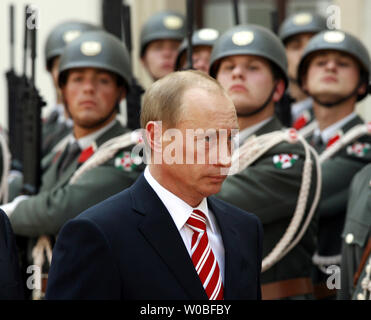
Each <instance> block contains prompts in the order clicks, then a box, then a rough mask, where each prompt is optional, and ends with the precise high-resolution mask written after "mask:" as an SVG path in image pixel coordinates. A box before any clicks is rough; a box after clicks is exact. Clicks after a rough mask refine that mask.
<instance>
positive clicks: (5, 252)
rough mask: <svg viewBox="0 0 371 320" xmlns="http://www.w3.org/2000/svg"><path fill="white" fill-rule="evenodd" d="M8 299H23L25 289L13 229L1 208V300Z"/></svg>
mask: <svg viewBox="0 0 371 320" xmlns="http://www.w3.org/2000/svg"><path fill="white" fill-rule="evenodd" d="M8 299H10V300H19V299H23V290H22V281H21V275H20V270H19V264H18V256H17V250H16V246H15V241H14V236H13V231H12V228H11V226H10V223H9V220H8V217H7V216H6V214H5V213H4V211H2V210H0V300H8Z"/></svg>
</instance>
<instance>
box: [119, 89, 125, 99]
mask: <svg viewBox="0 0 371 320" xmlns="http://www.w3.org/2000/svg"><path fill="white" fill-rule="evenodd" d="M126 93H127V90H126V88H125V87H122V89H121V94H120V98H119V99H120V102H122V100H124V99H125V98H126Z"/></svg>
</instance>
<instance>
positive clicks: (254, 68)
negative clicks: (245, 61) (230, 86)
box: [247, 66, 259, 71]
mask: <svg viewBox="0 0 371 320" xmlns="http://www.w3.org/2000/svg"><path fill="white" fill-rule="evenodd" d="M247 69H248V70H250V71H256V70H258V69H259V67H258V66H248V68H247Z"/></svg>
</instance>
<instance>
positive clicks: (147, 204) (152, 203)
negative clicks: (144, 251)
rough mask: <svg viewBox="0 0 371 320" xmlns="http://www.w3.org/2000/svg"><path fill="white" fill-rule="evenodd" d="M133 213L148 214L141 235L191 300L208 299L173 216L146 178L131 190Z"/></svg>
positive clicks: (140, 180) (141, 178) (142, 177)
mask: <svg viewBox="0 0 371 320" xmlns="http://www.w3.org/2000/svg"><path fill="white" fill-rule="evenodd" d="M131 195H132V199H133V209H134V210H136V211H138V212H140V213H142V214H144V215H145V217H144V220H143V223H142V224H141V225H140V226H139V230H140V232H141V233H142V234H143V236H144V237H145V238H146V239H147V241H148V242H149V244H150V245H151V246H152V247H153V248H154V250H156V252H157V253H158V255H159V256H161V258H162V260H163V261H164V262H165V264H166V265H167V266H168V268H169V269H170V271H171V272H172V273H173V275H174V276H175V278H176V279H177V280H178V282H179V283H180V284H181V286H182V287H183V288H184V290H185V291H186V292H187V294H188V295H189V297H190V299H197V300H203V299H208V298H207V295H206V292H205V290H204V289H203V286H202V283H201V281H200V278H199V277H198V274H197V272H196V270H195V268H194V266H193V263H192V260H191V259H190V257H189V254H188V251H187V249H186V247H185V246H184V242H183V239H182V237H181V235H180V234H179V231H178V229H177V228H176V226H175V223H174V222H173V220H172V218H171V216H170V214H169V212H168V211H167V209H166V207H165V206H164V205H163V203H162V201H161V200H160V198H158V196H157V195H156V193H155V192H154V190H153V189H152V187H151V186H150V185H149V184H148V182H147V181H146V180H145V178H144V175H143V174H142V175H141V176H140V177H139V178H138V180H137V181H136V183H135V184H134V185H133V186H132V187H131Z"/></svg>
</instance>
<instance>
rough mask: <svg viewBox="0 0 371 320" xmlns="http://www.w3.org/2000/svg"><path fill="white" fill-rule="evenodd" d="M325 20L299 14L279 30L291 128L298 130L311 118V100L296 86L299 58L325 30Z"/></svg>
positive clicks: (319, 16) (285, 22) (314, 14)
mask: <svg viewBox="0 0 371 320" xmlns="http://www.w3.org/2000/svg"><path fill="white" fill-rule="evenodd" d="M326 29H327V27H326V19H325V18H324V17H322V16H321V15H319V14H316V13H309V12H300V13H296V14H294V15H291V16H290V17H288V18H287V19H285V20H284V21H283V23H282V25H281V26H280V29H279V33H278V34H279V37H280V39H281V41H282V42H283V44H284V46H285V49H286V56H287V62H288V65H287V73H288V77H289V88H288V91H289V95H290V96H291V98H292V99H294V103H292V104H291V106H290V109H291V126H292V127H294V128H295V129H296V130H300V129H302V128H303V127H305V126H306V125H307V124H308V123H310V122H311V121H312V120H313V118H314V115H313V108H312V103H313V102H312V99H311V98H310V97H308V96H307V95H306V94H305V93H304V92H303V91H302V90H301V88H300V87H299V86H298V80H297V68H298V64H299V61H300V57H301V55H302V54H303V51H304V48H305V47H306V45H307V44H308V42H309V40H310V39H311V38H312V37H313V36H314V35H315V34H317V33H318V32H320V31H323V30H326Z"/></svg>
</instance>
